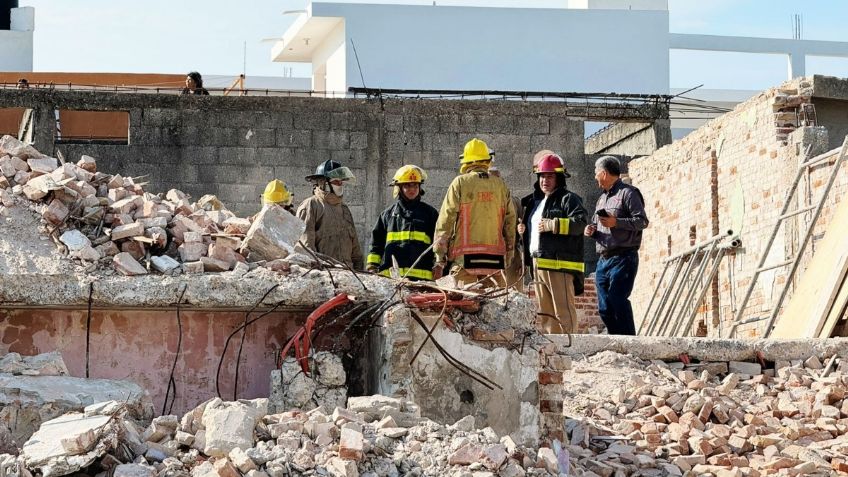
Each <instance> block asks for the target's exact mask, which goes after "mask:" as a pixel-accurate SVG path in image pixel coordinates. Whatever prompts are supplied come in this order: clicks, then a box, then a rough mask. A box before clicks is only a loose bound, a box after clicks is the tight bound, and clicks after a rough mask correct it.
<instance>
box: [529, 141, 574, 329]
mask: <svg viewBox="0 0 848 477" xmlns="http://www.w3.org/2000/svg"><path fill="white" fill-rule="evenodd" d="M533 169H534V171H533V172H535V174H536V176H537V177H538V181H537V185H538V190H539V191H540V192H541V193H542V194H543V196H542V198H541V200H539V201H538V202H534V205H533V208H528V209H527V210H526V211H525V213H524V220H523V222H524V226H525V227H526V230H525V233H524V242H525V249H526V250H527V251H528V252H529V254H530V255H531V256H532V263H531V264H530V265H531V266H532V268H533V269H534V277H535V280H534V283H535V288H536V297H537V298H538V300H539V318H538V320H537V326H538V327H539V328H540V329H541V330H542V331H543V332H544V333H548V334H551V333H575V332H576V331H577V309H576V308H575V306H574V296H575V295H580V294H582V293H583V273H584V271H585V264H584V263H583V229H584V228H585V227H586V222H587V217H586V215H587V214H586V209H585V208H583V199H582V198H581V197H580V196H579V195H577V194H575V193H573V192H571V191H569V190H568V188H567V187H566V183H565V179H566V178H568V177H571V175H570V174H569V173H568V171H566V169H565V162H564V161H563V160H562V158H561V157H560V156H558V155H556V154H553V153H551V154H546V155H544V156H543V157H542V158H541V159H540V160H539V162H538V163H537V164H536V165H535V166H534V168H533Z"/></svg>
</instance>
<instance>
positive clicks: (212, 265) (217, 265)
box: [200, 257, 230, 272]
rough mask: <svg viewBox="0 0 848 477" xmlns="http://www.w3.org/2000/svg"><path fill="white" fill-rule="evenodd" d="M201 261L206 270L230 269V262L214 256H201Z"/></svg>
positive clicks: (220, 270) (224, 270) (222, 270)
mask: <svg viewBox="0 0 848 477" xmlns="http://www.w3.org/2000/svg"><path fill="white" fill-rule="evenodd" d="M200 262H201V263H202V264H203V271H204V272H226V271H227V270H229V269H230V264H229V263H227V262H225V261H223V260H218V259H216V258H212V257H200Z"/></svg>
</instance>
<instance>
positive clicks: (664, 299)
mask: <svg viewBox="0 0 848 477" xmlns="http://www.w3.org/2000/svg"><path fill="white" fill-rule="evenodd" d="M682 268H683V260H682V259H680V260H678V261H677V266H676V267H675V268H674V273H673V274H672V276H671V281H670V282H669V286H668V287H666V289H665V290H663V294H662V298H660V302H659V305H658V306H657V310H656V311H655V312H654V316H653V319H651V323H650V325H649V326H648V331H647V332H646V336H653V333H654V331H656V328H657V326H658V325H659V319H660V314H661V313H662V311H663V309H665V305H666V304H667V303H668V299H669V297H670V296H671V291H672V289H673V288H674V284H675V283H677V277H678V275H680V270H681V269H682Z"/></svg>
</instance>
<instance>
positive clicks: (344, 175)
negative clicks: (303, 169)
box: [306, 159, 356, 181]
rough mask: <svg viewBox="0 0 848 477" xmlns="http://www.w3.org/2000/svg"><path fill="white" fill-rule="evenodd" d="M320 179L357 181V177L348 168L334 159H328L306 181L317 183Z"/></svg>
mask: <svg viewBox="0 0 848 477" xmlns="http://www.w3.org/2000/svg"><path fill="white" fill-rule="evenodd" d="M320 179H327V180H334V179H338V180H343V181H350V180H354V179H356V177H355V176H354V175H353V173H352V172H350V169H348V168H347V167H345V166H343V165H341V164H339V163H338V162H336V161H334V160H332V159H328V160H326V161H324V162H322V163H321V164H319V165H318V167H316V168H315V174H312V175H308V176H306V180H308V181H317V180H320Z"/></svg>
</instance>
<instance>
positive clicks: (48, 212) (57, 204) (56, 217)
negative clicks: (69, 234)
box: [41, 199, 69, 225]
mask: <svg viewBox="0 0 848 477" xmlns="http://www.w3.org/2000/svg"><path fill="white" fill-rule="evenodd" d="M68 214H69V211H68V208H67V207H65V204H63V203H62V202H61V201H60V200H58V199H53V201H52V202H50V205H49V206H47V208H46V209H44V211H43V212H42V213H41V216H42V217H44V219H45V220H46V221H47V222H49V223H51V224H53V225H60V224H62V223H63V222H64V221H65V219H66V218H67V217H68Z"/></svg>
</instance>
